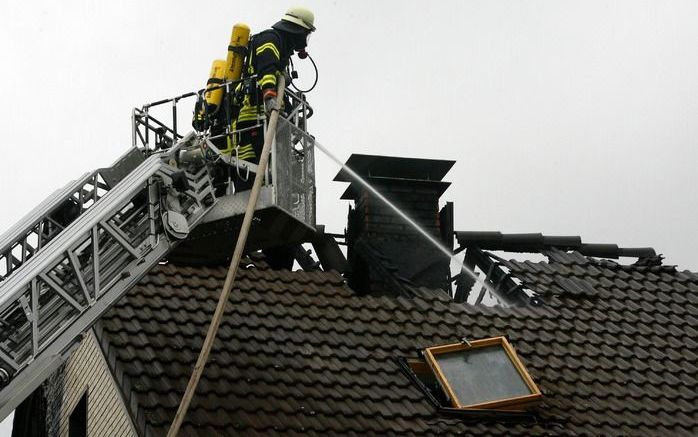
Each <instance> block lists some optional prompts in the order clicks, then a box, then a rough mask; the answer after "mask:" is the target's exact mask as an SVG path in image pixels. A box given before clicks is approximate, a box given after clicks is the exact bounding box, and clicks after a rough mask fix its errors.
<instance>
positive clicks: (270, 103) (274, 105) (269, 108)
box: [264, 97, 280, 117]
mask: <svg viewBox="0 0 698 437" xmlns="http://www.w3.org/2000/svg"><path fill="white" fill-rule="evenodd" d="M279 109H280V108H279V102H277V101H276V97H269V98H267V99H266V100H264V113H265V114H267V117H270V116H271V113H272V112H273V111H277V112H278V111H279Z"/></svg>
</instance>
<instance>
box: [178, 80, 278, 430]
mask: <svg viewBox="0 0 698 437" xmlns="http://www.w3.org/2000/svg"><path fill="white" fill-rule="evenodd" d="M285 87H286V81H285V78H284V76H283V75H279V79H278V82H277V89H278V90H279V94H278V96H277V100H276V101H277V103H278V106H279V107H281V105H282V102H283V99H284V89H285ZM278 121H279V111H273V112H272V114H271V116H270V117H269V124H268V125H267V132H266V134H265V135H264V147H263V148H262V157H261V159H260V160H259V165H258V166H257V174H255V177H254V184H253V185H252V192H251V193H250V201H249V202H248V203H247V209H246V210H245V218H244V219H243V220H242V226H241V227H240V234H239V235H238V240H237V243H236V244H235V252H233V259H232V260H230V266H229V267H228V274H227V275H226V277H225V283H224V284H223V290H222V292H221V295H220V297H219V298H218V305H217V306H216V311H215V313H214V314H213V319H212V320H211V325H210V326H209V328H208V332H207V333H206V339H205V340H204V344H203V346H202V347H201V352H199V358H198V359H197V361H196V365H194V371H193V372H192V375H191V378H190V379H189V384H187V389H186V390H185V392H184V395H183V396H182V401H181V402H180V403H179V408H178V409H177V414H175V417H174V419H173V420H172V425H171V426H170V430H169V431H168V432H167V437H175V436H177V434H178V433H179V428H180V427H181V426H182V422H183V421H184V417H185V416H186V415H187V410H188V409H189V404H190V403H191V400H192V398H193V397H194V393H195V392H196V387H197V385H198V384H199V379H201V374H202V373H203V372H204V367H205V366H206V361H208V356H209V354H210V353H211V349H212V348H213V341H214V340H215V339H216V335H217V334H218V327H219V326H220V324H221V319H222V318H223V313H224V312H225V304H226V302H228V298H229V297H230V292H231V291H232V289H233V283H234V282H235V275H236V274H237V270H238V266H239V265H240V259H241V258H242V253H243V251H244V249H245V244H246V243H247V236H248V234H249V231H250V224H251V223H252V216H253V215H254V208H255V206H256V205H257V199H258V198H259V192H260V190H261V189H262V181H263V180H264V173H265V172H266V169H267V166H268V164H269V153H270V151H271V143H272V142H273V141H274V136H275V135H276V125H277V123H278Z"/></svg>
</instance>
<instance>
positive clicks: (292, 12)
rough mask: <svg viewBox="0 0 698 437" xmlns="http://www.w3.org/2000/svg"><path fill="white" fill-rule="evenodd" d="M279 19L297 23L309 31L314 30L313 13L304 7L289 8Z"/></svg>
mask: <svg viewBox="0 0 698 437" xmlns="http://www.w3.org/2000/svg"><path fill="white" fill-rule="evenodd" d="M281 21H288V22H289V23H294V24H297V25H299V26H300V27H302V28H304V29H307V30H309V31H311V32H313V31H315V26H314V23H315V15H314V14H313V13H312V12H311V11H310V10H309V9H306V8H301V7H296V8H291V9H289V10H288V11H286V14H285V15H284V16H283V17H282V18H281Z"/></svg>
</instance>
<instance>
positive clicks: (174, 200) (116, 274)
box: [0, 133, 216, 419]
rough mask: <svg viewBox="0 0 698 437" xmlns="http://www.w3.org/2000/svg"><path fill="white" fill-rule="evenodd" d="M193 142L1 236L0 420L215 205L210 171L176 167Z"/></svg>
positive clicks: (85, 185) (68, 192)
mask: <svg viewBox="0 0 698 437" xmlns="http://www.w3.org/2000/svg"><path fill="white" fill-rule="evenodd" d="M197 141H199V140H198V139H197V138H196V137H195V135H194V134H193V133H192V134H189V135H188V136H186V137H184V138H183V139H181V140H180V141H179V142H178V143H177V144H176V145H175V146H174V147H172V148H171V149H169V150H167V151H164V152H157V153H153V154H152V155H150V156H149V157H147V158H146V159H144V160H143V159H142V158H141V161H142V162H141V163H140V164H139V165H137V166H135V168H134V166H133V165H131V166H130V168H127V169H125V171H121V172H119V171H118V167H119V166H124V165H125V164H124V163H125V162H126V161H128V162H131V163H132V164H133V159H134V158H133V156H130V155H129V154H127V155H125V156H124V157H123V158H122V159H121V160H119V161H118V162H117V163H116V165H115V166H113V167H111V168H109V169H102V170H99V171H97V172H94V173H90V174H87V175H85V176H84V177H82V178H81V179H79V180H78V181H76V182H74V183H72V184H69V185H68V186H66V187H65V188H64V189H62V190H59V191H57V192H56V193H54V194H53V195H52V196H50V197H49V199H47V200H46V201H44V202H43V203H42V204H40V205H39V206H38V207H37V208H36V209H35V210H34V211H32V212H31V213H30V214H29V215H28V216H27V217H25V220H23V221H22V222H21V224H18V225H16V226H14V227H13V228H11V229H10V230H9V231H8V232H6V233H5V234H4V235H3V236H2V237H1V239H0V244H1V245H0V248H1V249H3V252H0V255H1V256H3V257H4V261H5V264H6V267H7V268H6V269H5V271H4V273H3V274H2V276H1V277H0V281H1V282H0V419H3V418H5V417H6V416H7V415H8V414H9V413H10V412H11V411H12V410H13V409H14V408H16V407H17V405H18V404H19V403H20V402H21V401H22V400H23V399H24V398H25V397H26V396H28V395H29V394H30V393H31V392H32V391H33V390H35V389H36V388H37V387H38V386H39V384H41V383H42V382H43V381H44V380H45V379H46V378H47V377H48V376H49V375H50V374H51V372H53V371H54V370H55V368H56V367H57V366H58V365H60V363H61V362H62V361H63V360H64V359H65V357H66V356H67V355H68V354H69V353H70V351H71V350H72V347H73V346H75V345H76V344H77V343H78V342H79V340H80V338H81V334H82V333H83V332H84V331H85V330H87V329H88V328H89V327H90V326H92V324H94V323H95V322H96V321H97V320H98V319H99V317H100V316H101V315H102V314H103V313H104V312H105V311H106V310H107V309H108V308H109V307H110V306H111V305H112V304H113V303H114V302H115V301H116V300H117V299H119V297H121V296H122V295H123V294H124V293H125V292H126V291H127V290H128V289H129V288H131V287H132V286H133V285H134V284H135V282H136V281H138V280H139V279H140V278H141V277H142V276H143V275H144V274H145V273H146V272H147V271H148V270H150V269H151V268H152V267H153V266H154V265H155V264H157V263H158V261H160V260H161V259H162V258H163V257H164V256H165V255H166V254H167V253H168V252H169V251H170V250H172V248H174V246H175V245H176V244H177V243H178V242H179V241H181V240H182V239H184V238H186V237H187V236H188V234H189V231H190V230H191V229H192V228H193V227H194V226H196V224H197V223H198V222H199V221H200V220H201V218H202V217H203V216H204V214H205V213H206V212H208V211H209V209H211V208H212V207H213V205H214V204H215V202H216V199H215V196H214V194H213V188H212V184H211V180H210V178H209V174H208V171H207V169H206V166H205V165H202V166H199V167H196V166H187V167H186V169H181V168H178V166H177V164H176V157H177V154H178V153H179V151H180V150H182V149H185V148H191V147H197V144H195V143H196V142H197ZM129 153H141V154H142V152H141V151H140V150H139V149H133V151H132V152H129ZM141 156H142V155H141ZM124 159H126V161H124ZM127 167H128V166H127ZM117 173H118V174H117ZM119 179H120V181H119ZM107 180H109V181H110V182H111V183H107ZM56 217H58V218H56ZM8 249H9V250H8Z"/></svg>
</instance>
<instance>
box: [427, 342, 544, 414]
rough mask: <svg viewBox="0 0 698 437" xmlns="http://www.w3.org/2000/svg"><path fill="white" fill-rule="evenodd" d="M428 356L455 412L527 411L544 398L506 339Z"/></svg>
mask: <svg viewBox="0 0 698 437" xmlns="http://www.w3.org/2000/svg"><path fill="white" fill-rule="evenodd" d="M424 356H425V359H426V362H427V364H428V365H429V367H430V368H431V370H432V371H433V372H434V375H435V376H436V379H437V380H438V382H439V384H440V386H441V387H442V389H443V391H444V392H445V393H444V394H445V395H446V397H447V398H448V401H449V402H450V403H451V405H452V406H453V407H454V408H459V409H502V410H525V409H527V408H529V407H531V406H533V405H534V404H536V403H537V402H538V401H540V399H541V397H542V394H541V392H540V390H539V389H538V387H537V386H536V384H535V383H534V382H533V379H532V378H531V376H530V375H529V374H528V372H527V371H526V368H525V367H524V365H523V363H522V362H521V360H519V358H518V356H517V355H516V352H515V351H514V348H513V347H512V346H511V345H510V344H509V342H508V341H507V340H506V338H504V337H493V338H488V339H484V340H477V341H473V342H469V343H468V342H463V343H456V344H449V345H444V346H435V347H430V348H426V349H425V350H424Z"/></svg>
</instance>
